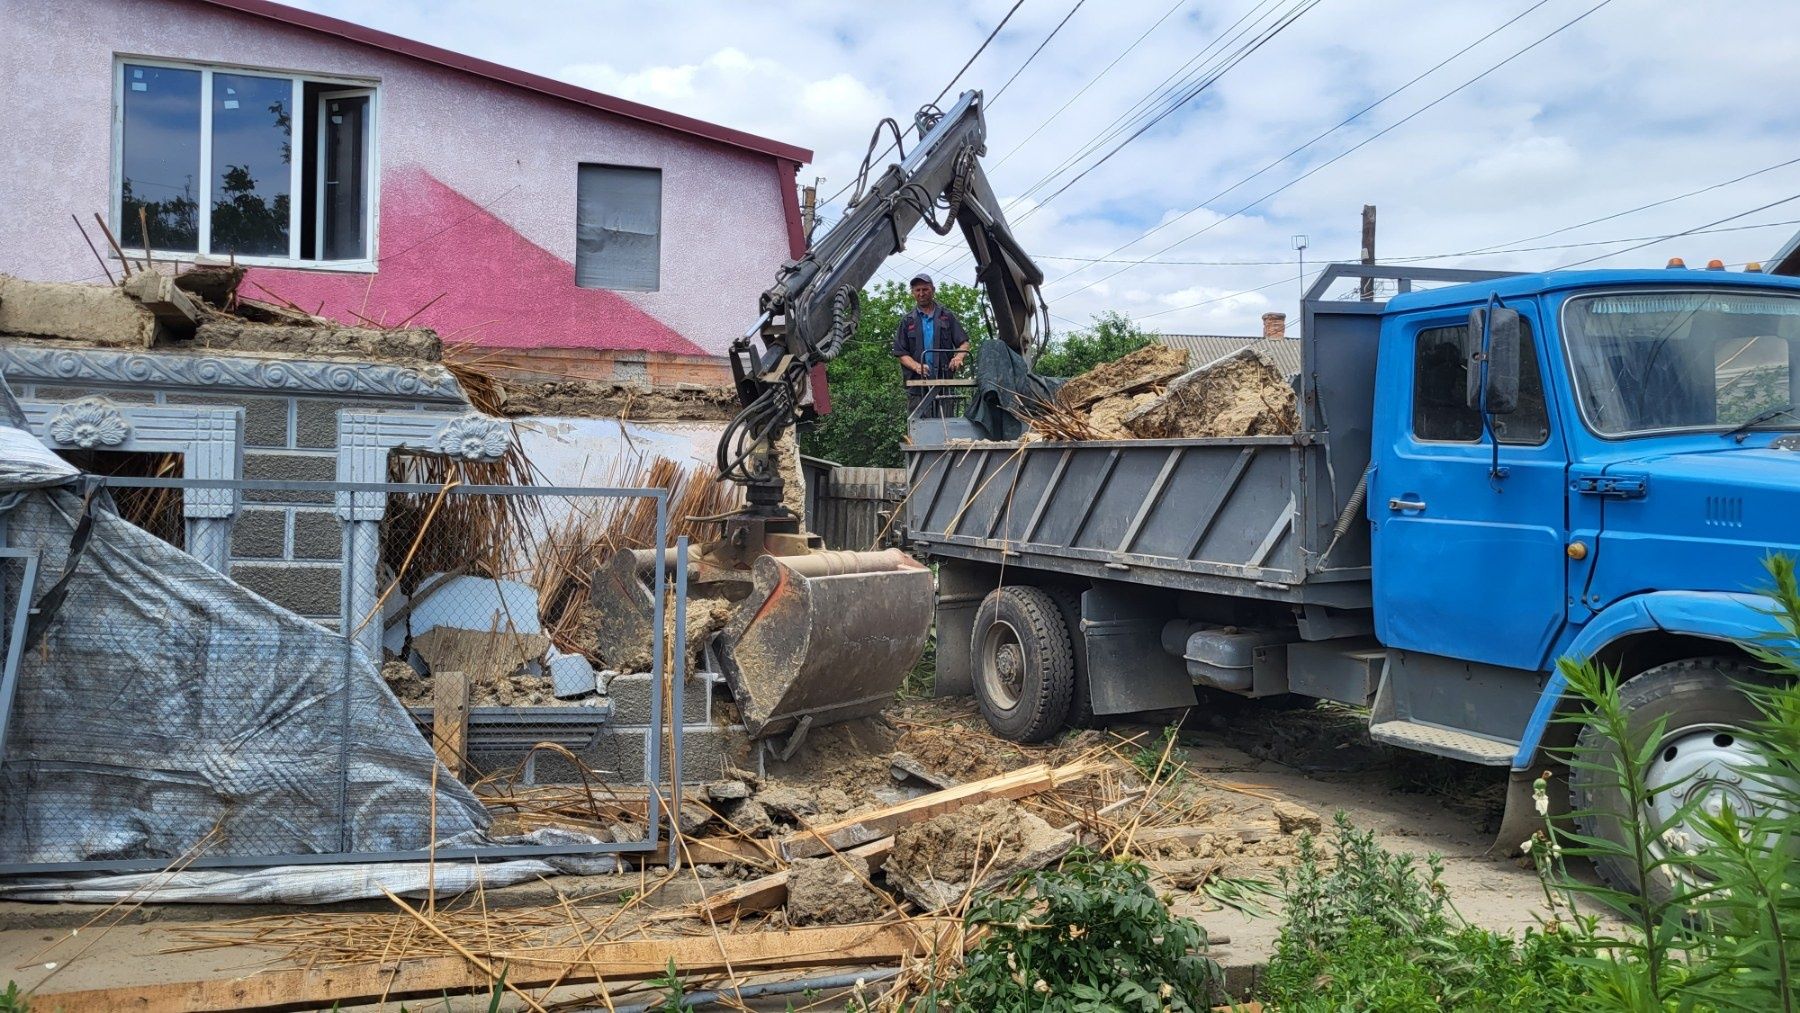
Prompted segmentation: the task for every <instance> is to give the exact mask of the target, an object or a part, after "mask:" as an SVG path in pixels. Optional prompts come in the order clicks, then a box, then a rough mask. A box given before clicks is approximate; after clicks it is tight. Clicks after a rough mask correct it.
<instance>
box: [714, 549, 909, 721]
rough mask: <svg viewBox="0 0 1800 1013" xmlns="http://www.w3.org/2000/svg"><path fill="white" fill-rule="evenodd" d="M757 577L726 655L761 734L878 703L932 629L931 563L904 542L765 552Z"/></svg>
mask: <svg viewBox="0 0 1800 1013" xmlns="http://www.w3.org/2000/svg"><path fill="white" fill-rule="evenodd" d="M752 580H753V583H754V587H753V590H752V591H751V592H750V596H749V597H748V598H746V599H745V600H744V601H743V603H742V604H741V605H740V606H739V607H738V611H737V613H736V615H735V616H733V617H732V619H731V621H730V622H729V623H728V624H727V625H726V627H725V629H724V631H723V632H722V633H720V635H719V647H720V650H719V657H720V662H721V664H722V665H723V667H724V669H725V680H726V683H727V684H728V685H729V686H730V687H731V692H732V696H733V697H734V698H735V699H736V700H737V705H738V711H739V712H740V714H741V715H742V717H743V721H744V726H745V728H746V729H747V730H748V731H749V732H750V734H751V736H753V737H756V738H763V737H767V736H772V735H780V734H783V733H786V732H796V733H797V734H796V736H795V740H796V743H797V740H798V736H799V735H803V734H804V732H805V729H806V727H809V726H811V725H825V724H831V723H833V722H837V721H847V720H849V719H851V718H856V717H862V716H864V715H867V714H873V713H875V712H876V711H879V710H880V709H881V708H882V707H883V706H885V705H886V704H887V703H888V701H890V700H892V699H893V696H894V693H895V691H896V690H898V689H899V688H900V684H901V682H902V681H903V680H905V678H906V674H907V673H908V672H910V671H911V670H912V667H913V665H915V664H917V663H918V660H919V656H920V654H922V653H923V652H924V650H925V640H926V638H927V637H928V636H930V633H931V612H932V579H931V571H930V570H928V569H926V568H925V566H924V565H923V564H921V563H919V562H918V561H917V560H915V559H913V558H912V557H910V556H908V555H906V554H905V553H904V552H901V551H900V550H898V549H888V550H885V551H881V552H815V553H811V554H809V555H804V556H763V557H761V558H759V559H758V560H757V561H756V564H755V566H754V568H753V570H752Z"/></svg>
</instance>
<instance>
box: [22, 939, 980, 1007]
mask: <svg viewBox="0 0 1800 1013" xmlns="http://www.w3.org/2000/svg"><path fill="white" fill-rule="evenodd" d="M961 929H962V926H961V923H960V922H959V921H957V920H956V919H952V918H915V919H912V920H911V921H909V922H903V923H887V924H880V925H844V926H831V927H826V928H811V929H792V930H790V931H787V932H745V933H739V934H733V935H725V936H721V937H718V938H714V937H712V936H710V935H707V936H697V937H691V938H685V939H654V940H626V941H620V942H606V943H595V944H593V945H592V946H588V947H580V946H561V947H543V948H534V949H524V950H510V951H508V950H500V951H494V952H491V953H481V954H479V956H481V957H482V958H483V959H484V960H486V961H487V962H489V963H491V964H493V965H494V966H495V967H497V968H498V967H504V968H505V971H506V980H507V982H508V983H510V984H511V985H513V986H516V987H518V988H543V987H545V986H548V985H550V984H552V983H558V984H562V985H583V984H589V983H592V982H595V981H601V980H605V981H617V980H626V979H636V978H650V977H655V976H656V975H659V974H662V973H663V972H664V971H665V970H666V969H667V968H668V965H669V962H670V961H674V963H675V967H676V968H677V970H679V971H680V972H681V973H683V974H696V973H701V972H709V971H723V970H725V969H726V967H727V966H728V965H729V967H730V969H731V970H732V971H733V972H735V973H739V974H741V973H743V972H745V971H751V970H756V971H769V970H778V969H782V968H796V967H827V966H857V965H865V964H882V963H890V964H891V963H892V962H893V961H895V960H899V959H902V958H905V957H911V956H920V955H923V954H925V953H928V952H931V951H933V950H938V949H943V948H944V947H946V946H947V945H948V944H949V943H950V942H951V941H952V940H953V939H954V938H955V936H956V934H957V933H959V932H960V931H961ZM491 987H492V982H491V981H490V979H489V978H488V977H487V976H486V975H485V974H483V973H481V972H480V971H477V970H476V969H475V968H473V967H471V966H470V965H469V962H468V961H467V960H465V959H463V958H462V957H410V958H402V959H397V960H393V961H388V962H376V961H370V962H366V963H361V964H350V965H346V966H343V967H332V968H311V969H302V970H281V971H267V972H264V973H261V974H252V975H246V976H243V977H238V978H212V979H204V980H200V981H181V982H171V983H168V984H161V985H149V984H138V985H125V986H119V987H114V988H99V989H86V990H82V991H75V992H51V993H43V992H40V993H38V994H36V995H34V996H32V1005H33V1006H34V1007H39V1008H42V1009H49V1010H61V1011H62V1013H89V1011H93V1013H101V1011H112V1010H132V1011H137V1013H178V1011H184V1010H192V1011H208V1010H280V1009H322V1008H326V1007H332V1006H334V1004H335V1005H341V1006H353V1005H356V1004H359V1003H368V1002H374V1001H376V1000H378V999H380V998H381V997H382V996H384V995H385V996H386V997H387V998H388V999H390V1000H400V999H410V998H417V997H422V996H432V997H436V996H438V995H440V994H443V993H446V992H463V991H468V990H475V991H479V992H482V993H486V992H487V991H488V990H489V989H490V988H491Z"/></svg>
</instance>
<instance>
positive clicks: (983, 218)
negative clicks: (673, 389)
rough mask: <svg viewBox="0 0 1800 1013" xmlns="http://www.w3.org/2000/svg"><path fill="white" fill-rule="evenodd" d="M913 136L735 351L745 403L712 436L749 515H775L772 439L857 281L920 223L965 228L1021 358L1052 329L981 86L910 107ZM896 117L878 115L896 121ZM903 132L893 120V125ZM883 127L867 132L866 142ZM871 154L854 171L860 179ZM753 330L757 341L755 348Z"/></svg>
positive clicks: (801, 400) (851, 316)
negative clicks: (949, 99) (994, 149)
mask: <svg viewBox="0 0 1800 1013" xmlns="http://www.w3.org/2000/svg"><path fill="white" fill-rule="evenodd" d="M915 122H916V126H917V130H918V134H919V139H918V142H917V144H916V145H915V146H914V147H913V148H912V150H911V151H910V152H904V151H903V152H902V157H901V160H900V161H899V162H898V163H895V164H892V165H889V166H888V167H887V169H886V170H885V171H884V172H882V174H881V175H880V176H879V177H877V178H876V179H875V180H874V182H873V183H871V184H869V185H868V186H867V188H866V189H860V190H859V192H858V193H857V194H856V195H855V196H854V198H853V199H852V201H851V203H850V205H849V209H848V210H847V211H846V212H845V214H844V216H843V218H842V219H841V220H839V221H838V222H837V223H836V224H835V225H833V226H832V227H831V228H830V229H828V230H827V231H826V232H825V234H824V235H822V236H820V237H818V239H817V240H816V241H814V242H813V243H812V244H811V245H810V246H809V248H808V249H807V251H806V253H805V254H804V255H802V256H801V257H800V259H799V260H796V261H793V262H790V263H788V264H786V265H784V266H783V267H782V269H781V271H780V273H779V276H778V277H777V279H776V283H775V285H774V286H773V287H771V288H770V289H769V290H768V291H766V292H764V293H763V294H762V298H761V300H760V307H759V308H760V309H761V311H762V312H761V316H759V317H758V318H757V321H756V323H755V324H754V325H752V326H751V328H750V329H749V331H747V332H746V333H745V334H744V335H743V336H742V337H740V338H738V339H737V340H736V341H734V342H733V343H732V346H731V350H730V353H729V355H730V358H731V367H732V376H733V379H734V381H735V383H736V386H737V393H738V398H739V401H740V402H741V403H742V405H743V408H742V410H741V411H740V413H739V414H738V417H737V419H735V420H734V421H733V423H732V425H731V426H730V427H729V428H728V429H727V430H726V432H725V435H724V438H723V439H722V440H721V441H720V445H719V471H720V474H721V475H722V476H723V477H724V478H726V479H727V480H729V481H733V482H737V483H739V484H742V485H744V486H745V489H746V494H747V499H748V503H749V506H748V511H747V514H746V517H756V518H763V519H764V521H763V523H764V525H765V526H766V524H767V521H768V520H770V519H773V518H776V517H779V516H780V515H781V511H780V503H781V476H780V474H779V470H778V469H777V468H776V467H775V466H774V460H773V456H772V454H773V445H774V441H775V440H777V439H779V438H780V436H781V435H782V433H783V432H785V430H786V429H787V428H788V427H789V426H791V425H792V424H793V423H794V421H795V420H796V419H797V418H798V417H800V416H801V415H802V414H804V413H805V412H806V411H807V402H808V400H809V397H808V395H809V391H808V389H807V382H808V377H809V375H810V373H811V370H812V367H813V366H815V365H819V364H821V363H825V362H829V361H830V360H832V359H834V358H836V357H837V355H838V353H839V352H840V351H842V350H843V347H844V342H846V341H848V340H849V339H850V336H851V335H853V334H855V333H856V324H857V318H858V313H859V309H860V301H861V297H862V289H863V286H864V285H867V284H868V283H869V280H870V279H871V278H873V277H874V276H875V272H876V271H877V270H878V269H879V268H880V267H881V265H882V264H883V263H885V262H886V261H887V259H888V258H889V257H890V256H893V255H894V254H895V253H898V252H900V251H902V250H904V249H906V237H907V236H908V235H909V234H910V233H911V232H912V230H913V229H914V228H916V227H917V226H918V225H919V224H920V223H921V222H923V223H925V224H926V225H927V226H928V227H930V228H931V230H932V231H934V232H936V233H937V234H939V235H948V234H949V233H950V232H951V231H952V230H955V229H960V230H961V231H962V234H963V238H964V239H965V240H966V241H967V242H968V244H969V250H970V252H971V253H972V254H973V255H974V257H975V267H976V273H975V276H976V279H977V280H978V281H979V282H980V284H981V285H982V287H983V288H984V289H985V290H986V292H987V296H988V305H989V306H990V307H991V308H992V311H993V314H994V316H993V332H994V336H995V337H997V338H999V339H1000V340H1001V341H1004V342H1005V343H1006V344H1008V345H1010V346H1011V347H1012V348H1013V349H1015V350H1016V351H1018V352H1020V353H1021V354H1024V355H1026V356H1028V357H1030V356H1031V355H1033V354H1034V352H1035V349H1036V348H1037V347H1038V346H1039V345H1041V343H1042V341H1043V340H1044V338H1045V336H1046V335H1047V334H1048V326H1047V324H1046V323H1045V316H1046V315H1045V312H1044V308H1043V303H1042V300H1041V299H1040V298H1039V296H1038V286H1039V285H1041V284H1042V283H1043V280H1044V275H1043V272H1042V271H1040V270H1039V269H1038V267H1037V265H1036V264H1035V263H1033V262H1032V260H1031V257H1030V256H1029V255H1028V254H1026V252H1025V250H1024V249H1023V248H1022V247H1021V246H1020V245H1019V243H1018V240H1017V239H1015V238H1014V237H1013V234H1012V231H1011V229H1009V228H1008V227H1007V224H1006V216H1005V215H1004V214H1003V213H1002V212H1001V209H1000V202H999V200H998V199H997V198H996V197H995V196H994V190H993V187H992V186H990V185H989V184H988V180H987V176H986V174H985V173H983V172H982V171H981V155H982V154H983V153H984V152H985V150H986V144H987V126H986V123H985V122H984V120H983V117H982V99H981V93H980V92H977V91H969V92H964V93H963V94H962V96H961V97H960V98H959V99H958V100H957V102H956V104H955V105H953V106H952V107H951V108H950V109H949V111H947V112H940V111H938V110H937V109H936V108H934V107H927V108H926V109H923V110H921V111H920V112H919V114H918V116H917V117H916V118H915ZM892 124H893V121H891V120H888V121H884V126H885V125H892ZM894 132H895V134H896V136H897V137H898V135H899V133H900V131H899V128H898V127H897V126H896V127H894ZM881 137H882V133H881V131H880V130H879V129H877V131H876V134H875V138H874V139H872V140H871V141H870V150H871V152H873V150H874V146H875V144H876V142H877V141H879V140H880V138H881ZM868 170H869V165H868V160H867V159H865V161H864V164H863V173H862V174H861V175H860V176H859V180H861V181H866V179H867V173H868ZM759 339H760V344H761V347H760V348H758V347H757V346H758V341H759Z"/></svg>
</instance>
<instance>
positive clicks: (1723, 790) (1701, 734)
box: [1569, 658, 1780, 903]
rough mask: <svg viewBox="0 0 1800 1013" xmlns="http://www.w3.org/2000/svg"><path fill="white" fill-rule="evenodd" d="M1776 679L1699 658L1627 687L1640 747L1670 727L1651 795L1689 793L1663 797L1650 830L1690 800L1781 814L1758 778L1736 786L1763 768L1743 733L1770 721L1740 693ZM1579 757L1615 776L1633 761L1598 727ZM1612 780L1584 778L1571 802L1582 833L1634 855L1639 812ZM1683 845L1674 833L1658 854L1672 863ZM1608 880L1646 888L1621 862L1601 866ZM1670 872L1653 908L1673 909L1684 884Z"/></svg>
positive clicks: (1589, 730)
mask: <svg viewBox="0 0 1800 1013" xmlns="http://www.w3.org/2000/svg"><path fill="white" fill-rule="evenodd" d="M1767 681H1768V676H1766V675H1765V674H1763V673H1762V672H1760V671H1759V670H1757V669H1756V668H1755V667H1753V666H1751V665H1749V664H1747V663H1745V662H1742V661H1737V660H1734V659H1730V658H1689V659H1687V660H1683V661H1671V662H1668V663H1667V664H1662V665H1657V666H1656V667H1654V668H1650V669H1647V670H1645V671H1644V672H1643V673H1642V674H1640V675H1638V676H1637V677H1636V678H1634V679H1631V680H1630V681H1628V682H1626V683H1625V684H1624V685H1623V686H1621V687H1620V688H1619V699H1620V703H1622V704H1623V705H1624V707H1625V718H1626V721H1627V722H1628V723H1629V727H1630V729H1631V734H1632V737H1633V739H1634V741H1633V743H1632V744H1631V748H1632V749H1634V750H1636V749H1639V748H1641V747H1642V745H1643V744H1644V741H1645V739H1644V736H1646V735H1648V734H1649V733H1650V732H1651V731H1652V730H1653V729H1654V726H1655V723H1656V722H1657V721H1658V720H1663V721H1666V722H1667V724H1666V725H1665V726H1664V728H1663V734H1662V745H1661V746H1660V748H1659V749H1658V750H1657V755H1656V756H1655V758H1654V759H1652V761H1651V763H1650V767H1649V768H1648V770H1646V772H1645V780H1646V784H1647V786H1649V787H1652V788H1654V787H1656V786H1658V785H1672V784H1680V785H1681V787H1679V788H1676V789H1674V790H1669V791H1664V792H1661V793H1660V794H1657V795H1653V802H1652V803H1651V805H1650V806H1649V807H1648V809H1647V811H1646V812H1645V813H1644V814H1643V816H1644V818H1643V819H1642V821H1641V823H1642V825H1644V826H1658V825H1667V824H1668V822H1669V820H1670V819H1671V817H1672V816H1673V815H1674V810H1676V809H1679V808H1680V807H1681V806H1682V805H1683V804H1684V803H1685V802H1686V801H1688V800H1691V799H1694V798H1696V797H1705V796H1706V795H1708V794H1711V795H1714V796H1716V797H1717V798H1718V799H1719V800H1720V801H1722V802H1723V803H1725V804H1727V805H1730V806H1732V807H1733V808H1734V809H1736V810H1737V811H1738V813H1739V814H1740V815H1747V814H1748V813H1749V812H1750V811H1755V810H1760V809H1764V808H1766V807H1767V806H1769V805H1771V804H1775V805H1779V804H1780V801H1779V798H1778V795H1777V793H1775V792H1773V791H1771V790H1770V789H1769V788H1768V787H1766V786H1758V785H1757V784H1756V783H1755V782H1753V781H1751V780H1750V779H1749V778H1742V779H1741V780H1739V781H1733V780H1731V778H1732V776H1733V772H1734V770H1737V769H1742V768H1744V767H1747V766H1754V765H1756V764H1759V763H1762V762H1764V761H1763V758H1762V754H1761V751H1760V750H1758V749H1757V748H1756V747H1755V746H1754V745H1753V744H1752V743H1751V741H1750V740H1749V739H1748V738H1746V737H1745V736H1744V734H1743V731H1744V729H1747V728H1749V727H1750V726H1751V725H1752V724H1753V723H1755V722H1757V721H1761V720H1763V717H1762V714H1761V713H1760V712H1759V711H1758V710H1757V709H1756V707H1755V705H1754V704H1752V703H1751V702H1750V700H1749V698H1748V697H1746V696H1745V695H1744V694H1743V692H1742V691H1741V690H1740V689H1739V686H1741V685H1743V684H1745V683H1750V684H1753V685H1754V684H1757V683H1767ZM1576 748H1577V750H1578V752H1579V753H1580V754H1581V755H1582V756H1584V757H1585V758H1587V759H1588V760H1590V761H1593V762H1597V763H1599V764H1601V765H1602V766H1603V767H1605V768H1606V770H1608V771H1610V770H1611V769H1613V767H1614V765H1615V764H1617V763H1619V762H1620V761H1621V759H1622V757H1623V755H1624V754H1623V752H1622V747H1621V745H1620V744H1619V743H1617V742H1613V741H1611V740H1610V739H1608V738H1606V737H1605V736H1604V735H1603V734H1601V733H1600V730H1599V729H1597V728H1595V727H1592V726H1583V727H1582V729H1581V733H1580V735H1579V736H1578V738H1577V739H1576ZM1612 780H1614V777H1613V775H1612V774H1610V773H1605V772H1602V771H1595V770H1586V769H1580V768H1579V767H1578V768H1577V769H1575V770H1574V771H1573V772H1572V773H1571V774H1570V778H1569V791H1570V802H1571V804H1572V806H1573V809H1574V811H1575V813H1576V814H1577V815H1576V816H1575V827H1576V829H1577V830H1578V831H1579V832H1581V833H1583V834H1587V835H1590V836H1593V837H1600V838H1603V839H1605V840H1607V841H1611V842H1613V843H1614V844H1617V845H1620V846H1628V845H1629V841H1628V840H1627V838H1626V835H1625V831H1624V829H1623V824H1622V822H1621V821H1622V819H1624V818H1627V813H1628V809H1629V806H1628V804H1627V802H1626V800H1625V797H1624V793H1623V792H1622V791H1620V789H1619V788H1618V787H1616V786H1615V785H1613V784H1610V783H1608V782H1610V781H1612ZM1670 829H1672V830H1675V831H1677V832H1678V833H1686V834H1687V837H1688V838H1689V840H1690V841H1691V842H1692V845H1693V846H1699V844H1700V838H1699V836H1698V835H1697V834H1696V833H1694V832H1693V831H1692V829H1691V828H1688V829H1684V828H1683V827H1680V826H1676V827H1671V828H1670ZM1684 843H1686V842H1683V841H1682V840H1681V839H1680V837H1679V836H1675V837H1674V838H1673V839H1670V835H1668V834H1665V835H1663V836H1662V837H1661V838H1659V839H1657V840H1653V841H1650V842H1649V850H1650V852H1651V854H1652V855H1653V856H1654V857H1656V858H1659V859H1660V858H1662V857H1664V856H1666V855H1667V854H1668V853H1669V849H1670V848H1671V847H1674V846H1680V845H1682V844H1684ZM1594 865H1595V868H1596V870H1597V871H1598V872H1599V873H1600V877H1601V878H1602V879H1604V880H1605V881H1606V883H1607V884H1608V885H1609V886H1612V887H1613V888H1615V889H1618V890H1622V891H1625V892H1628V893H1636V892H1638V890H1639V889H1640V884H1639V881H1638V876H1637V874H1636V872H1635V870H1634V868H1633V866H1632V864H1631V863H1629V862H1628V861H1625V860H1623V859H1618V858H1611V857H1605V858H1599V859H1596V860H1595V862H1594ZM1677 877H1678V873H1677V872H1676V871H1675V870H1674V869H1672V868H1670V867H1669V866H1660V867H1658V868H1657V869H1655V870H1653V871H1652V872H1651V874H1650V876H1649V877H1648V878H1647V880H1646V884H1647V888H1648V893H1649V894H1650V898H1651V900H1653V901H1656V902H1658V903H1662V902H1666V901H1667V900H1668V899H1669V898H1670V897H1671V896H1673V895H1674V894H1675V892H1676V891H1677V889H1679V888H1682V887H1684V885H1685V886H1692V885H1694V884H1691V883H1689V884H1684V883H1683V882H1682V881H1681V880H1680V879H1678V878H1677Z"/></svg>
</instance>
